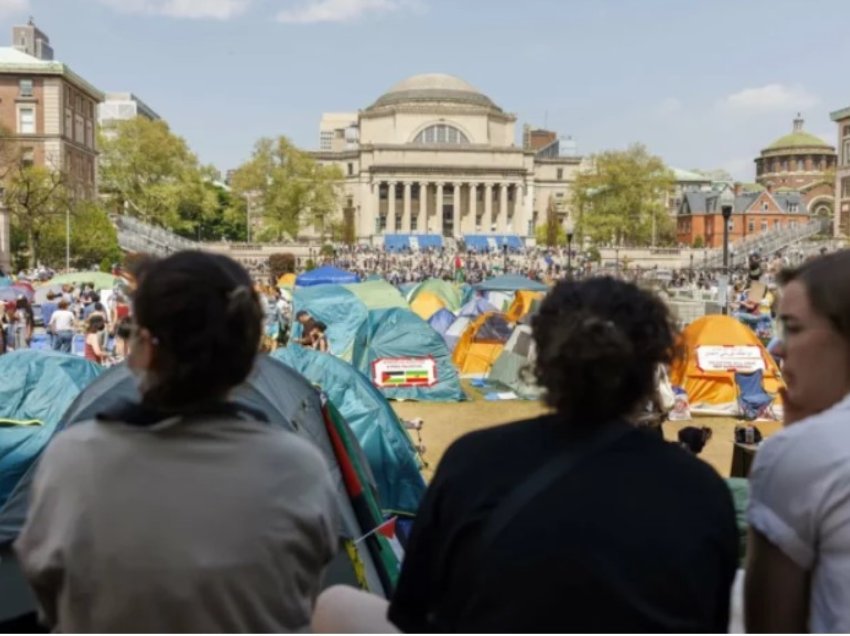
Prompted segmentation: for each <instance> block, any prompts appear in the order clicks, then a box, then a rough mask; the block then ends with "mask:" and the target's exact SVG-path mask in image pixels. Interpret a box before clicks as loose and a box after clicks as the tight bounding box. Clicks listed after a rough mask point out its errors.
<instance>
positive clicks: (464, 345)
mask: <svg viewBox="0 0 850 636" xmlns="http://www.w3.org/2000/svg"><path fill="white" fill-rule="evenodd" d="M512 331H513V329H512V328H511V326H510V324H509V321H508V319H507V316H505V314H502V313H495V312H489V313H486V314H482V315H480V316H478V318H476V319H475V320H474V321H472V322H471V323H470V324H469V326H468V327H467V328H466V331H465V332H464V333H463V335H462V336H461V338H460V340H459V341H458V343H457V346H456V347H455V350H454V353H453V354H452V361H453V362H454V363H455V366H456V367H457V369H458V371H460V373H461V375H464V376H486V375H487V374H488V373H489V372H490V368H491V367H492V366H493V363H494V362H495V361H496V359H497V358H498V357H499V355H501V353H502V350H503V349H504V347H505V343H506V342H507V341H508V339H509V338H510V336H511V333H512Z"/></svg>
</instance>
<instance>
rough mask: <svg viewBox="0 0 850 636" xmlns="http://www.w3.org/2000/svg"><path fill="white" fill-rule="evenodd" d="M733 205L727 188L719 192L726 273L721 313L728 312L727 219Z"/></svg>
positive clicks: (732, 199)
mask: <svg viewBox="0 0 850 636" xmlns="http://www.w3.org/2000/svg"><path fill="white" fill-rule="evenodd" d="M734 205H735V195H734V194H732V191H731V190H729V189H728V188H727V189H725V190H723V192H722V193H721V194H720V214H721V215H722V216H723V269H724V272H725V275H726V298H725V299H724V300H725V302H724V303H723V313H724V314H728V313H729V283H730V281H729V219H731V218H732V208H733V206H734Z"/></svg>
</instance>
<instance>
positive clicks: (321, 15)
mask: <svg viewBox="0 0 850 636" xmlns="http://www.w3.org/2000/svg"><path fill="white" fill-rule="evenodd" d="M421 6H422V5H421V3H420V2H419V1H418V0H307V2H304V3H302V4H301V5H299V6H296V7H292V8H291V9H284V10H283V11H281V12H279V13H278V14H277V21H278V22H284V23H287V24H310V23H315V22H349V21H352V20H357V19H359V18H362V17H364V16H366V15H368V14H372V15H380V14H386V13H396V12H399V11H407V10H416V9H420V8H421Z"/></svg>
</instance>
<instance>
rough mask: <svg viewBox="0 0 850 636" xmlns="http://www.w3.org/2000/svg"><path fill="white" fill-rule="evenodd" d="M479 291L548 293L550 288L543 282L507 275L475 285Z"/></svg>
mask: <svg viewBox="0 0 850 636" xmlns="http://www.w3.org/2000/svg"><path fill="white" fill-rule="evenodd" d="M475 289H477V290H478V291H508V292H515V291H520V290H523V291H540V292H546V291H548V290H549V288H548V287H547V286H546V285H544V284H543V283H541V282H538V281H535V280H531V279H530V278H526V277H525V276H519V275H517V274H505V275H503V276H496V277H494V278H490V279H488V280H485V281H484V282H481V283H478V284H477V285H475Z"/></svg>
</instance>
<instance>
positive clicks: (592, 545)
mask: <svg viewBox="0 0 850 636" xmlns="http://www.w3.org/2000/svg"><path fill="white" fill-rule="evenodd" d="M533 328H534V339H535V342H536V345H537V352H538V357H537V362H536V369H535V373H536V376H537V381H538V383H539V384H540V386H541V387H542V388H544V389H545V400H546V403H547V404H548V405H549V406H550V407H552V409H553V413H551V414H550V415H545V416H542V417H539V418H536V419H533V420H528V421H523V422H515V423H512V424H507V425H504V426H498V427H495V428H490V429H486V430H482V431H477V432H474V433H471V434H469V435H466V436H464V437H462V438H461V439H459V440H458V441H457V442H455V443H454V444H453V445H452V446H451V447H450V448H449V450H448V451H447V452H446V454H445V456H444V457H443V460H442V461H441V463H440V465H439V467H438V469H437V473H436V475H435V476H434V479H433V481H432V482H431V485H430V487H429V489H428V492H427V495H426V496H425V499H424V501H423V504H422V506H421V508H420V511H419V514H418V515H417V518H416V523H415V526H414V529H413V532H412V535H411V538H410V543H409V545H408V550H407V554H406V557H405V562H404V566H403V569H402V572H401V577H400V580H399V585H398V589H397V590H396V594H395V596H394V597H393V599H392V601H391V603H390V607H389V612H388V617H389V619H390V621H392V622H393V623H394V624H395V625H396V626H397V627H398V628H400V629H401V630H402V631H405V632H442V631H460V632H471V633H482V632H497V631H498V632H516V631H521V632H603V631H604V632H667V631H676V632H691V631H711V632H724V631H726V630H727V626H728V620H729V598H730V588H731V586H732V582H733V580H734V577H735V570H736V567H737V560H738V531H737V528H736V525H735V510H734V506H733V503H732V498H731V496H730V494H729V491H728V489H727V487H726V485H725V484H724V483H723V480H722V479H721V478H720V477H719V476H718V475H717V474H716V473H715V472H714V470H713V469H712V468H711V467H710V466H708V465H707V464H704V463H702V462H700V461H699V460H698V459H696V458H695V457H693V456H691V455H689V454H687V453H683V452H681V450H680V449H679V448H677V447H676V446H675V445H673V444H669V443H666V442H664V441H663V440H662V439H659V437H658V436H656V435H652V434H651V433H649V432H647V431H644V430H641V429H639V428H638V427H636V426H635V425H633V424H631V422H632V421H634V416H635V414H636V413H637V412H639V411H640V409H641V408H642V407H643V406H644V405H645V404H646V402H647V400H649V399H650V398H651V396H652V393H653V391H654V389H655V386H654V384H655V373H656V368H657V367H658V365H660V364H667V363H669V362H670V361H671V358H672V355H673V352H674V349H675V346H674V344H675V332H674V329H673V326H672V321H671V318H670V315H669V313H668V310H667V308H666V306H665V305H664V303H663V302H662V301H661V300H660V299H658V298H657V297H656V296H654V295H652V294H651V293H650V292H647V291H643V290H641V289H639V288H638V287H637V286H636V285H633V284H631V283H626V282H622V281H618V280H614V279H612V278H593V279H589V280H587V281H581V282H577V281H562V282H560V283H559V284H558V285H557V286H556V287H555V288H554V289H553V290H552V291H551V292H550V293H549V295H548V296H547V297H546V299H545V300H544V301H543V303H542V306H541V308H540V311H539V313H538V314H537V316H536V317H535V319H534V321H533Z"/></svg>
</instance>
